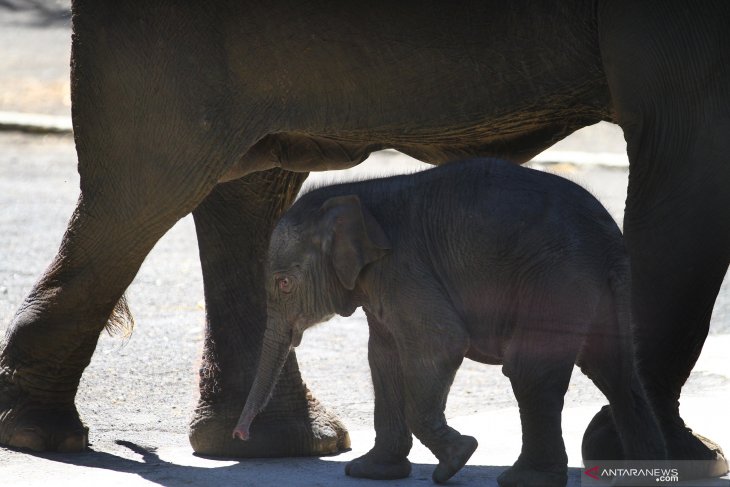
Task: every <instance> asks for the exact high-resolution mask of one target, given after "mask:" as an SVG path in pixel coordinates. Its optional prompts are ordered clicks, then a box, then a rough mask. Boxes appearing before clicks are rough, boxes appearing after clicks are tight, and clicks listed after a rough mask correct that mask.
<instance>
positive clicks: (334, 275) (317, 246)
mask: <svg viewBox="0 0 730 487" xmlns="http://www.w3.org/2000/svg"><path fill="white" fill-rule="evenodd" d="M389 248H390V243H389V242H388V238H387V237H386V236H385V232H383V229H382V228H381V227H380V225H379V224H378V222H377V221H376V220H375V218H374V217H373V216H372V214H371V213H370V212H369V211H368V210H367V208H364V207H363V206H362V205H361V204H360V199H359V198H358V197H357V196H355V195H348V196H337V197H333V198H330V199H328V200H327V201H325V202H324V203H323V204H321V205H315V206H314V207H312V205H311V199H308V198H306V197H304V198H303V199H302V200H300V201H298V202H297V203H296V204H295V205H294V206H293V207H292V208H291V210H289V211H288V212H287V213H286V214H285V215H284V216H283V217H282V218H281V220H280V221H279V223H278V224H277V225H276V228H275V229H274V232H273V234H272V236H271V243H270V245H269V253H268V261H267V264H266V273H265V277H266V281H265V285H266V294H267V313H268V316H267V323H266V333H265V335H264V343H263V345H262V349H261V358H260V360H259V368H258V371H257V373H256V378H255V379H254V383H253V386H252V388H251V392H250V393H249V396H248V399H247V400H246V405H245V407H244V409H243V412H242V413H241V418H240V419H239V423H238V425H237V426H236V429H235V430H234V432H233V436H234V437H235V438H239V439H242V440H246V439H248V436H249V426H250V424H251V422H252V421H253V418H254V417H255V416H256V415H257V414H258V412H259V411H261V410H262V409H263V408H264V407H265V406H266V403H267V402H268V400H269V397H270V395H271V393H272V391H273V389H274V386H275V385H276V380H277V378H278V376H279V373H280V371H281V369H282V367H283V366H284V363H285V362H286V358H287V356H288V355H289V350H290V349H291V348H292V347H296V346H298V345H299V344H300V343H301V340H302V333H304V330H306V329H307V328H309V327H311V326H313V325H315V324H317V323H321V322H323V321H325V320H327V319H329V318H330V317H331V316H332V315H334V314H336V313H337V314H341V315H345V316H349V315H350V314H352V312H353V311H354V310H355V308H356V306H357V305H356V304H355V303H354V302H353V298H352V296H353V294H354V293H353V290H355V287H356V283H357V278H358V276H359V275H360V273H361V271H362V270H363V268H364V267H365V266H366V265H367V264H369V263H371V262H373V261H376V260H378V259H380V258H381V257H383V256H384V255H385V254H386V253H387V251H388V249H389Z"/></svg>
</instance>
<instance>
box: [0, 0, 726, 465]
mask: <svg viewBox="0 0 730 487" xmlns="http://www.w3.org/2000/svg"><path fill="white" fill-rule="evenodd" d="M728 25H730V2H727V1H726V0H706V1H703V2H698V3H693V2H685V1H681V2H680V1H665V0H661V1H660V0H647V1H641V2H638V1H634V0H565V1H560V2H533V1H528V0H514V1H510V2H503V1H492V0H487V1H483V0H480V1H476V0H466V1H460V2H445V1H436V0H433V1H431V0H418V1H415V0H404V1H399V2H390V1H388V2H385V1H381V0H374V1H367V2H364V1H359V0H353V1H348V2H335V1H331V0H314V1H310V2H298V1H289V0H272V1H268V2H259V1H256V2H254V1H248V0H235V1H234V0H220V1H217V2H214V3H210V2H175V1H172V0H159V1H155V2H144V1H129V2H116V1H112V0H74V1H73V38H72V59H71V67H72V75H71V92H72V93H71V99H72V100H71V101H72V114H73V127H74V138H75V142H76V148H77V153H78V170H79V173H80V181H81V195H80V197H79V200H78V204H77V208H76V210H75V211H74V213H73V215H72V217H71V218H70V221H69V225H68V230H67V232H66V233H65V235H64V237H63V240H62V243H61V246H60V248H59V251H58V254H57V255H56V257H55V258H54V259H53V261H52V263H51V264H50V265H49V266H48V268H47V270H46V271H45V273H44V274H43V275H42V276H40V278H39V279H38V281H37V283H36V284H35V286H34V287H33V288H32V289H31V290H30V291H29V292H28V295H27V298H26V300H25V301H24V302H23V303H22V304H21V306H20V307H19V309H18V312H17V313H16V315H15V316H14V318H13V321H12V323H11V324H10V326H9V328H8V331H7V334H6V336H5V337H4V340H3V343H2V344H1V345H0V444H3V445H10V446H15V447H23V448H31V449H33V450H65V451H81V450H84V449H85V448H86V447H87V443H88V432H87V429H86V427H85V426H84V424H83V422H82V421H81V419H80V418H79V414H78V411H77V410H76V404H75V396H76V390H77V388H78V384H79V380H80V377H81V375H82V373H83V371H84V368H85V367H86V366H87V365H88V363H89V361H90V360H91V355H92V354H93V352H94V349H95V346H96V343H97V339H98V336H99V333H100V332H101V330H103V328H104V327H105V326H106V324H107V322H108V321H109V319H110V317H112V318H113V319H112V321H113V322H115V323H120V322H124V319H125V317H126V316H127V315H128V313H127V309H126V307H125V306H124V305H123V302H121V301H120V298H121V297H122V295H123V293H124V290H125V289H126V288H127V286H128V285H129V283H130V282H131V281H132V280H133V278H134V276H135V274H136V273H137V271H138V269H139V267H140V265H141V263H142V261H143V260H144V258H145V256H146V255H147V253H148V252H149V251H150V249H151V248H152V247H153V246H154V245H155V243H156V242H157V240H158V239H159V238H160V237H161V236H162V235H163V234H164V233H165V232H166V231H167V230H168V229H169V228H171V227H172V226H173V225H174V224H175V222H176V221H177V220H178V219H180V218H181V217H183V216H184V215H186V214H188V213H190V212H192V213H193V217H194V219H195V225H196V231H197V237H198V246H199V249H200V258H201V266H202V271H203V282H204V286H205V305H206V306H205V307H206V320H207V323H206V332H205V342H204V347H203V357H202V364H201V366H200V382H199V384H200V399H199V402H198V404H197V407H196V408H195V411H194V413H193V414H192V420H191V423H190V435H189V436H190V442H191V445H192V447H193V449H194V450H195V451H196V452H198V453H200V454H209V455H219V456H233V457H252V456H253V457H257V456H282V455H321V454H326V453H335V452H338V451H342V450H343V449H346V448H347V447H348V446H349V438H348V434H347V430H346V429H345V427H344V425H343V424H342V423H341V422H340V421H339V419H338V418H337V417H336V416H335V415H333V414H331V413H330V412H328V411H327V410H326V409H325V408H324V407H322V405H321V404H320V403H319V402H318V401H317V399H316V394H313V393H312V392H310V391H308V390H307V388H306V387H305V385H304V384H303V382H302V380H301V376H300V374H299V371H298V366H297V362H296V356H295V354H294V353H291V354H289V358H288V359H287V362H286V364H285V365H284V370H283V372H282V375H281V378H280V380H279V383H278V387H277V389H276V391H275V393H274V395H273V397H272V399H271V401H270V402H269V407H268V408H267V410H266V411H264V412H262V414H261V415H260V416H259V417H258V419H257V421H258V423H259V427H260V428H261V429H262V431H264V430H265V431H266V434H259V435H256V437H255V438H253V439H251V440H250V441H248V442H242V441H237V440H234V439H233V438H231V435H230V432H231V430H232V428H233V427H234V426H235V424H236V421H237V419H238V415H239V413H240V404H239V403H240V398H241V397H245V396H246V395H247V393H248V391H249V390H250V388H251V384H252V382H253V378H254V376H255V373H256V366H257V360H258V357H259V354H260V344H261V343H262V338H263V334H264V329H265V326H266V293H265V289H264V285H263V282H264V280H263V275H264V265H263V262H264V253H265V251H266V247H267V245H268V241H269V237H270V234H271V231H272V229H273V227H274V222H275V221H276V219H277V217H278V216H279V215H280V214H281V212H282V211H283V210H285V209H286V208H287V207H288V206H289V205H290V204H291V202H292V201H293V199H294V198H295V196H296V194H297V192H298V190H299V188H300V186H301V184H302V182H303V181H304V179H305V178H306V177H307V172H308V171H315V170H327V169H333V168H345V167H351V166H354V165H356V164H358V163H360V162H361V161H362V160H364V159H365V158H366V157H367V156H368V154H369V153H370V152H372V151H375V150H378V149H382V148H394V149H397V150H399V151H402V152H404V153H406V154H409V155H412V156H414V157H416V158H417V159H420V160H422V161H425V162H429V163H433V164H441V163H443V162H446V161H449V160H457V159H468V158H471V157H500V158H503V159H507V160H510V161H512V162H515V163H523V162H525V161H527V160H529V159H530V158H531V157H532V156H534V155H535V154H537V153H539V152H541V151H542V150H544V149H545V148H547V147H549V146H551V145H552V144H554V143H555V142H556V141H558V140H560V139H562V138H563V137H565V136H567V135H568V134H570V133H571V132H573V131H575V130H576V129H578V128H580V127H584V126H586V125H591V124H594V123H596V122H598V121H601V120H605V121H610V122H614V123H616V124H618V125H620V126H621V128H622V129H623V131H624V135H625V138H626V141H627V145H628V155H629V160H630V165H631V169H630V171H631V172H630V178H629V188H628V198H627V201H626V212H625V217H624V234H625V237H626V244H627V250H628V253H629V255H630V258H631V273H632V279H631V295H632V296H631V303H632V307H633V313H634V317H635V322H636V340H637V347H636V353H637V355H638V358H639V360H638V367H639V375H640V376H641V378H642V382H643V384H644V387H645V390H646V393H647V397H648V399H649V401H650V403H651V405H652V407H653V409H654V413H655V415H656V417H657V419H658V421H659V425H660V427H661V428H662V432H663V434H664V437H665V440H666V444H667V448H668V451H669V455H670V457H671V458H674V459H697V460H711V462H710V463H712V464H713V465H714V467H713V468H711V469H709V470H708V471H707V472H706V473H707V474H718V473H722V472H725V471H727V464H726V462H725V459H724V457H723V455H722V454H721V452H720V451H719V448H718V447H717V446H716V445H713V444H712V443H711V442H709V441H707V440H703V439H702V438H701V437H699V436H695V435H694V433H693V432H692V431H691V430H690V429H689V428H687V427H686V426H685V424H684V422H683V421H682V418H681V417H680V415H679V398H680V392H681V389H682V385H683V384H684V382H685V381H686V379H687V377H688V376H689V374H690V372H691V370H692V367H693V366H694V363H695V361H696V360H697V357H698V355H699V353H700V351H701V349H702V345H703V343H704V340H705V337H706V336H707V333H708V328H709V323H710V316H711V313H712V308H713V304H714V301H715V297H716V296H717V293H718V291H719V289H720V285H721V283H722V280H723V277H724V275H725V272H726V271H727V268H728V263H729V262H730V192H728V191H727V182H728V181H730V163H729V157H730V156H728V154H730V137H728V133H729V132H730V115H729V114H730V83H728V80H729V79H730V49H727V46H728V45H730V29H728ZM29 238H30V237H29ZM231 269H238V271H236V272H231V271H230V270H231ZM343 393H344V392H343ZM719 419H720V418H718V420H719ZM705 433H706V432H705ZM709 436H711V432H710V434H709ZM618 444H619V441H618V434H617V432H616V431H615V429H614V428H613V422H612V420H611V411H610V409H606V410H604V411H603V412H601V413H599V414H598V415H597V416H596V417H595V418H594V421H592V422H591V425H590V427H589V429H588V431H587V432H586V435H585V441H584V450H585V451H586V452H588V453H589V456H590V457H591V458H613V457H614V456H618V455H620V452H619V451H618V450H617V448H612V447H611V445H614V446H617V445H618Z"/></svg>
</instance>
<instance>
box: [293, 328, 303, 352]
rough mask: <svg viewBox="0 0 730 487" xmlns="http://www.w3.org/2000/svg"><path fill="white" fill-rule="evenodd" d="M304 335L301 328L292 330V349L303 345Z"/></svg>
mask: <svg viewBox="0 0 730 487" xmlns="http://www.w3.org/2000/svg"><path fill="white" fill-rule="evenodd" d="M303 335H304V333H303V332H302V330H300V329H299V328H296V327H294V328H292V331H291V346H292V348H296V347H298V346H299V344H300V343H302V336H303Z"/></svg>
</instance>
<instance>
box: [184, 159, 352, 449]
mask: <svg viewBox="0 0 730 487" xmlns="http://www.w3.org/2000/svg"><path fill="white" fill-rule="evenodd" d="M305 178H306V175H305V174H302V173H293V172H288V171H283V170H279V169H274V170H270V171H266V172H260V173H254V174H251V175H249V176H247V177H245V178H243V179H238V180H235V181H232V182H229V183H225V184H221V185H219V186H217V187H216V189H215V190H214V191H213V192H212V193H211V194H210V195H209V196H208V197H207V198H206V199H205V200H204V201H203V203H202V204H201V205H200V206H199V207H198V208H197V209H196V210H195V211H194V212H193V215H194V218H195V226H196V230H197V234H198V245H199V247H200V260H201V264H202V268H203V280H204V285H205V301H206V309H207V324H206V332H205V345H204V350H203V363H202V366H201V369H200V402H199V404H198V407H197V408H196V410H195V414H194V417H193V420H192V422H191V424H190V443H191V444H192V446H193V449H194V450H195V451H196V452H197V453H201V454H207V455H215V456H238V457H266V456H298V455H321V454H327V453H336V452H339V451H342V450H344V449H346V448H349V446H350V440H349V436H348V434H347V431H346V430H345V428H344V426H343V425H342V424H341V423H340V421H339V420H338V419H337V418H336V417H335V416H334V415H333V414H331V413H330V412H328V411H327V410H326V409H324V408H323V407H322V406H321V405H320V404H319V403H318V401H317V400H316V399H315V398H314V397H313V396H312V395H311V393H309V391H308V390H307V388H306V386H305V385H304V384H303V382H302V378H301V376H300V374H299V369H298V366H297V361H296V355H295V354H294V352H293V351H292V352H291V353H290V354H289V359H288V361H287V363H286V365H285V366H284V370H283V371H282V374H281V376H280V378H279V381H278V383H277V386H276V389H275V391H274V395H273V397H272V399H271V400H270V401H269V404H268V406H267V408H266V409H265V410H264V411H263V412H262V413H261V414H259V415H258V416H257V418H256V420H255V421H254V423H253V425H252V435H251V439H250V440H249V441H245V442H244V441H240V440H234V439H233V438H232V436H231V432H232V431H233V428H234V426H235V425H236V422H237V420H238V417H239V415H240V414H241V408H242V407H243V405H244V403H245V401H246V396H247V395H248V391H249V389H250V387H251V384H252V383H253V379H254V376H255V375H256V367H257V364H258V358H259V353H260V349H261V343H262V340H263V333H264V329H265V327H266V296H265V292H264V286H263V282H264V281H263V262H264V256H265V255H266V248H267V246H268V241H269V236H270V234H271V231H272V229H273V225H274V223H275V222H276V219H277V218H278V216H279V215H280V214H281V212H282V211H283V210H284V209H286V208H287V207H288V206H289V204H290V203H291V202H292V201H293V199H294V197H295V196H296V194H297V192H298V190H299V188H300V186H301V184H302V182H303V181H304V179H305Z"/></svg>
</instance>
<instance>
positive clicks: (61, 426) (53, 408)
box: [0, 368, 89, 452]
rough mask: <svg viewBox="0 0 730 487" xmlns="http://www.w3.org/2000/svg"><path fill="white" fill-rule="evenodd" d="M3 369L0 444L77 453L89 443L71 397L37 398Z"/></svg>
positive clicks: (86, 432) (10, 372)
mask: <svg viewBox="0 0 730 487" xmlns="http://www.w3.org/2000/svg"><path fill="white" fill-rule="evenodd" d="M12 377H13V373H12V371H11V370H9V369H7V368H3V369H2V370H1V371H0V445H3V446H8V447H11V448H19V449H27V450H33V451H37V452H43V451H58V452H80V451H84V450H85V449H86V448H87V446H88V443H89V430H88V428H86V427H85V426H84V425H83V423H82V422H81V419H80V418H79V413H78V411H77V410H76V406H74V404H73V399H71V400H70V401H68V400H67V401H59V400H51V399H47V400H45V401H44V400H41V399H39V398H34V397H33V396H31V395H30V394H28V393H27V392H25V391H23V390H22V389H21V388H20V387H19V386H18V385H17V384H16V383H15V382H14V381H13V380H12Z"/></svg>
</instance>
